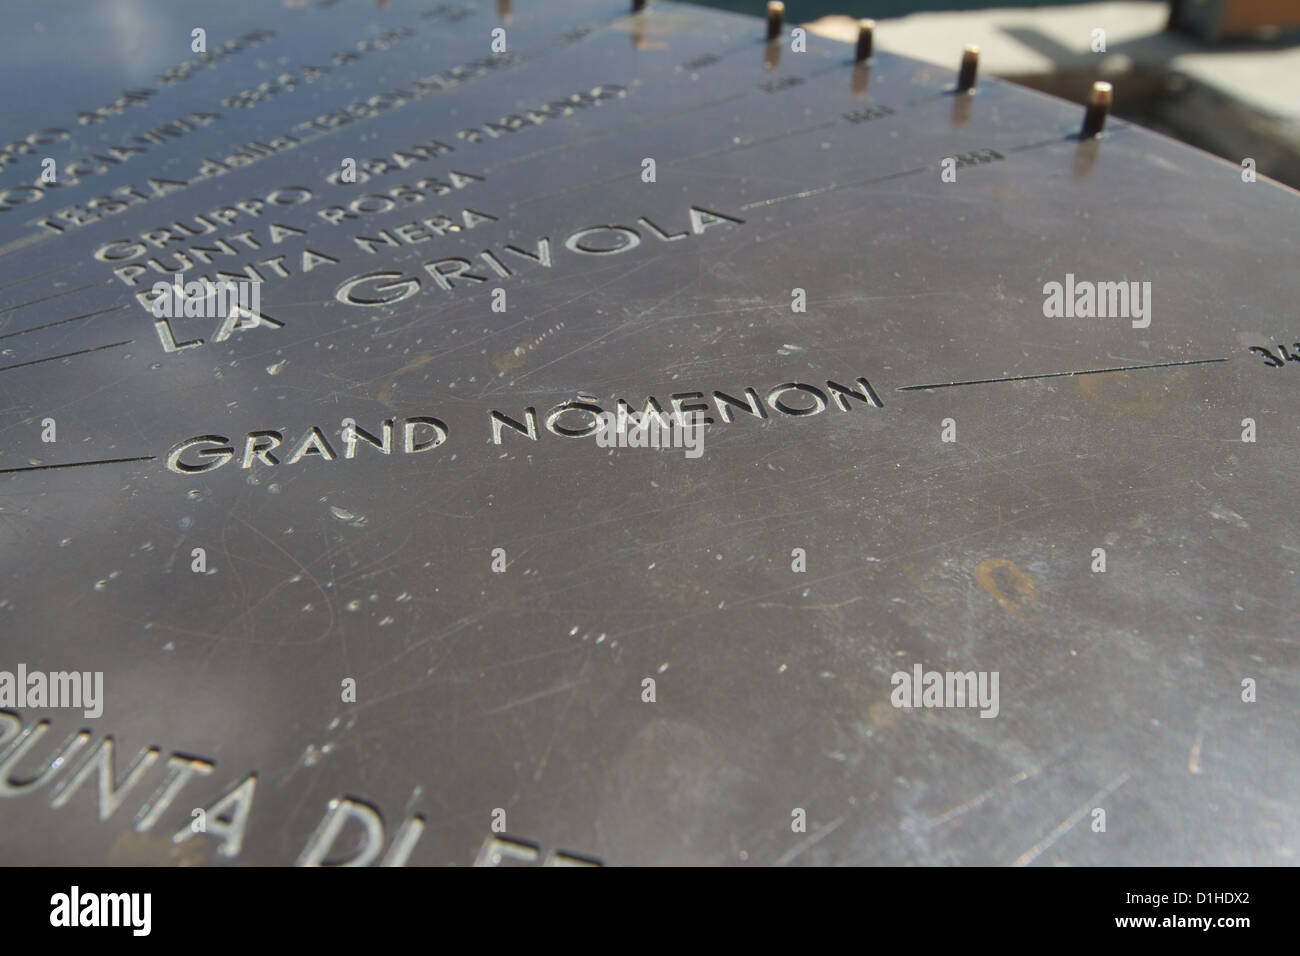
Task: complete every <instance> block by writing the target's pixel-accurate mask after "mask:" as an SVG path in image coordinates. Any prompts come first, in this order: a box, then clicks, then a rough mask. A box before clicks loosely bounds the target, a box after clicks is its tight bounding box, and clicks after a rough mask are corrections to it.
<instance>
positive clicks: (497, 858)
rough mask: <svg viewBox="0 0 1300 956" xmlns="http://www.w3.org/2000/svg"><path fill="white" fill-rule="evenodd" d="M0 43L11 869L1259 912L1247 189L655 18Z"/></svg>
mask: <svg viewBox="0 0 1300 956" xmlns="http://www.w3.org/2000/svg"><path fill="white" fill-rule="evenodd" d="M6 21H7V26H8V29H7V31H6V33H5V35H4V37H3V39H0V43H2V44H3V46H4V50H5V56H4V58H3V61H0V70H2V71H3V75H4V83H5V89H6V91H7V92H8V93H9V94H10V95H9V96H7V97H6V105H5V111H4V113H3V118H4V128H5V132H4V135H3V136H2V137H0V141H2V142H4V143H7V144H8V145H3V146H0V390H2V392H3V402H2V403H0V535H2V541H3V544H2V545H0V862H4V863H10V864H73V863H92V864H110V865H112V864H124V865H130V864H168V865H191V864H269V865H278V864H290V863H303V864H313V863H362V864H365V863H373V864H387V865H398V864H403V863H409V864H411V865H420V864H452V865H471V864H480V865H589V864H604V865H623V864H666V863H678V864H682V863H684V864H740V863H751V864H801V865H808V864H837V863H838V864H854V863H876V864H954V863H978V864H1045V865H1046V864H1125V865H1126V864H1140V863H1156V864H1244V863H1265V864H1268V863H1277V864H1282V863H1291V862H1294V857H1295V853H1296V849H1297V836H1298V835H1300V803H1298V802H1297V797H1296V794H1297V793H1298V792H1300V741H1298V738H1297V734H1296V732H1295V728H1296V725H1297V720H1298V719H1300V707H1298V706H1297V698H1296V688H1297V686H1298V684H1300V666H1298V665H1300V658H1298V657H1297V653H1296V645H1295V641H1296V621H1297V614H1296V595H1297V581H1296V575H1297V569H1300V527H1298V525H1297V521H1296V519H1295V518H1294V517H1293V516H1292V513H1291V506H1292V498H1293V495H1294V487H1295V475H1296V473H1297V466H1300V455H1298V454H1297V440H1298V439H1300V434H1298V431H1297V423H1296V420H1295V415H1294V403H1295V396H1296V390H1297V385H1298V383H1300V319H1297V317H1296V314H1295V302H1296V301H1297V300H1298V299H1300V272H1298V271H1297V270H1296V268H1295V266H1296V262H1297V251H1298V250H1297V213H1300V202H1297V196H1296V194H1295V193H1294V192H1293V191H1290V190H1288V189H1286V188H1283V187H1281V186H1278V185H1276V184H1274V183H1272V182H1270V181H1268V180H1267V179H1265V178H1263V177H1260V176H1256V175H1255V173H1254V170H1253V168H1252V167H1251V166H1250V165H1249V164H1247V165H1243V166H1242V167H1237V166H1234V165H1232V164H1229V163H1225V162H1223V161H1221V160H1218V159H1215V158H1212V157H1210V156H1208V155H1206V154H1203V153H1200V152H1197V151H1195V150H1193V149H1190V148H1188V147H1185V146H1182V145H1179V144H1177V143H1175V142H1173V141H1171V140H1168V139H1165V138H1163V137H1160V136H1158V135H1155V134H1153V133H1149V132H1147V131H1145V130H1142V129H1140V128H1137V127H1134V126H1131V125H1128V124H1125V123H1123V122H1119V121H1117V120H1115V119H1113V118H1112V119H1111V120H1110V121H1109V122H1108V123H1107V124H1106V126H1105V129H1104V132H1102V133H1101V134H1100V135H1097V136H1091V135H1088V136H1084V135H1081V134H1080V128H1081V123H1082V122H1083V118H1084V117H1083V113H1082V111H1081V110H1080V109H1079V108H1078V107H1075V106H1073V105H1070V104H1067V103H1064V102H1062V101H1058V100H1055V99H1052V98H1048V97H1044V96H1042V95H1039V94H1036V93H1033V92H1030V91H1027V90H1025V89H1022V88H1018V87H1014V86H1011V85H1008V84H1004V83H1001V82H998V81H996V80H989V79H985V78H979V79H978V80H977V82H976V83H975V86H974V89H973V90H972V89H962V87H963V86H968V85H969V82H967V83H963V82H961V81H960V80H959V76H958V61H959V60H960V59H961V51H960V50H954V51H953V68H952V70H951V71H950V72H949V71H944V70H940V69H938V68H936V67H933V66H928V65H924V64H921V63H918V62H915V61H911V60H905V59H900V58H898V57H893V56H890V55H887V54H884V53H876V54H875V55H874V56H871V57H870V58H867V59H865V60H861V61H857V56H856V53H855V50H854V48H853V47H852V46H851V45H844V44H838V43H834V42H832V41H829V40H825V39H821V38H818V37H816V36H811V35H807V34H806V33H804V31H803V30H801V29H798V28H797V27H794V26H792V25H791V24H784V23H778V24H773V25H772V27H773V29H774V31H775V34H776V36H775V38H774V39H772V40H770V41H769V40H768V39H767V38H766V37H767V32H768V30H767V28H766V27H765V24H764V23H763V21H761V20H757V19H752V18H747V17H741V16H737V15H733V14H728V13H722V12H717V11H711V10H705V9H700V8H694V7H687V6H682V5H677V4H673V3H658V2H657V3H653V4H651V5H650V6H649V7H648V8H646V9H644V10H642V11H639V12H632V11H631V9H630V6H629V4H628V3H626V2H623V0H564V2H548V3H546V4H533V3H518V4H514V5H511V4H510V3H508V2H500V3H488V2H484V0H477V2H468V0H466V2H461V0H451V2H446V3H428V2H427V0H419V2H401V0H397V2H393V3H391V4H389V3H381V4H379V5H377V6H371V5H362V4H356V3H330V2H324V0H318V2H312V3H306V2H303V3H290V2H288V0H286V2H285V4H284V5H283V6H273V5H270V4H266V3H262V2H255V0H230V2H225V3H222V4H218V5H210V4H184V3H163V2H157V3H143V4H126V3H103V4H93V5H86V6H84V7H82V8H64V7H59V8H57V9H51V8H49V6H48V5H45V4H39V3H37V2H35V0H20V2H18V3H16V4H11V5H10V8H9V9H8V11H7V16H6ZM855 61H857V62H855ZM967 79H968V80H969V77H967Z"/></svg>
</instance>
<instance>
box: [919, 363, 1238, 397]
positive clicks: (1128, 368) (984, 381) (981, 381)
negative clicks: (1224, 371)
mask: <svg viewBox="0 0 1300 956" xmlns="http://www.w3.org/2000/svg"><path fill="white" fill-rule="evenodd" d="M1226 361H1228V360H1227V359H1226V358H1212V359H1192V360H1190V361H1187V362H1157V363H1156V364H1154V365H1121V366H1119V367H1117V368H1088V369H1083V370H1081V371H1078V372H1043V373H1042V374H1040V375H1011V376H1009V377H1007V378H977V379H972V380H971V381H969V382H936V383H935V384H933V385H900V386H899V387H898V388H896V389H894V391H896V392H916V391H920V390H922V389H927V388H955V387H956V386H958V385H992V384H994V383H996V382H1029V381H1032V380H1034V379H1036V378H1065V377H1068V376H1070V375H1101V374H1103V373H1105V372H1136V371H1139V370H1141V369H1145V368H1176V367H1178V366H1180V365H1210V364H1213V363H1215V362H1226Z"/></svg>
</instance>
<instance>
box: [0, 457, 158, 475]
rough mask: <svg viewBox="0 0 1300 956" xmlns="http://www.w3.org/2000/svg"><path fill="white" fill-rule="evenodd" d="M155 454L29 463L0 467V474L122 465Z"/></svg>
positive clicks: (152, 458) (149, 459)
mask: <svg viewBox="0 0 1300 956" xmlns="http://www.w3.org/2000/svg"><path fill="white" fill-rule="evenodd" d="M154 460H155V456H154V455H142V456H141V457H139V458H101V459H99V460H98V461H70V462H67V463H66V464H63V465H27V466H26V467H24V468H0V475H13V474H17V473H18V472H20V471H53V470H54V469H56V468H85V467H86V466H87V465H120V464H123V463H124V462H128V461H154Z"/></svg>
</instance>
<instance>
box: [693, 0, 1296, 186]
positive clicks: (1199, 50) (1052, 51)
mask: <svg viewBox="0 0 1300 956" xmlns="http://www.w3.org/2000/svg"><path fill="white" fill-rule="evenodd" d="M689 2H695V3H698V4H700V5H702V6H711V7H718V8H720V9H725V10H732V11H735V12H739V13H747V14H751V15H754V16H763V15H764V13H765V11H766V8H767V3H766V0H689ZM859 17H871V18H873V19H874V20H876V21H877V27H876V45H877V48H878V49H882V50H888V51H890V52H892V53H899V54H904V55H907V56H911V57H915V58H917V59H922V60H927V61H930V62H933V63H937V64H946V65H949V66H951V67H952V68H953V70H954V71H955V70H956V68H957V64H958V61H959V60H960V58H961V50H962V48H963V46H965V45H966V44H967V43H975V44H978V45H979V47H980V72H981V74H982V75H994V76H999V77H1002V78H1004V79H1007V80H1011V81H1014V82H1016V83H1021V84H1023V85H1025V86H1030V87H1033V88H1035V89H1039V90H1042V91H1044V92H1048V93H1052V94H1053V95H1056V96H1060V97H1063V98H1065V99H1069V100H1073V101H1075V102H1079V103H1082V102H1083V101H1084V98H1085V97H1086V95H1087V92H1088V90H1089V89H1090V87H1091V86H1092V83H1093V82H1094V81H1095V80H1107V81H1109V82H1110V83H1112V84H1114V86H1115V105H1114V108H1113V110H1114V113H1115V114H1116V115H1118V116H1121V117H1123V118H1125V119H1128V120H1132V121H1134V122H1136V123H1140V124H1142V125H1143V126H1146V127H1147V128H1149V129H1154V130H1157V131H1159V132H1162V133H1164V134H1166V135H1168V136H1172V137H1174V138H1176V139H1180V140H1182V141H1183V142H1186V143H1189V144H1191V145H1193V146H1196V147H1199V148H1200V149H1204V150H1206V151H1208V152H1211V153H1214V154H1215V155H1217V156H1221V157H1223V158H1224V159H1225V160H1227V161H1229V162H1231V163H1233V164H1236V165H1240V164H1241V161H1242V160H1243V159H1245V158H1247V157H1249V158H1252V159H1254V160H1255V163H1256V167H1257V169H1258V171H1259V173H1261V174H1263V175H1266V176H1270V177H1272V178H1273V179H1276V180H1278V181H1279V182H1282V183H1285V184H1287V185H1288V186H1291V187H1292V188H1297V189H1300V0H1124V2H1109V3H1095V2H1085V0H1057V2H1054V3H1046V4H1045V3H1040V2H1032V0H1000V2H997V3H988V2H981V0H787V2H786V11H785V18H786V22H787V23H789V24H792V25H794V24H802V25H805V26H807V27H809V28H810V30H811V31H812V32H814V33H818V34H821V35H824V36H830V37H834V38H836V39H842V40H848V41H852V39H853V38H854V37H856V35H857V26H856V20H857V18H859Z"/></svg>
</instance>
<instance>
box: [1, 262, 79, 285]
mask: <svg viewBox="0 0 1300 956" xmlns="http://www.w3.org/2000/svg"><path fill="white" fill-rule="evenodd" d="M69 265H71V263H69ZM67 268H68V266H59V267H58V268H57V269H50V270H48V271H47V272H36V273H33V274H32V275H29V276H28V277H27V278H26V279H15V280H14V281H13V282H6V283H5V284H4V285H0V289H8V288H9V287H10V286H15V285H22V284H23V283H24V282H31V281H32V280H33V279H39V278H40V277H41V276H52V275H54V273H56V272H62V271H63V270H64V269H67Z"/></svg>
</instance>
